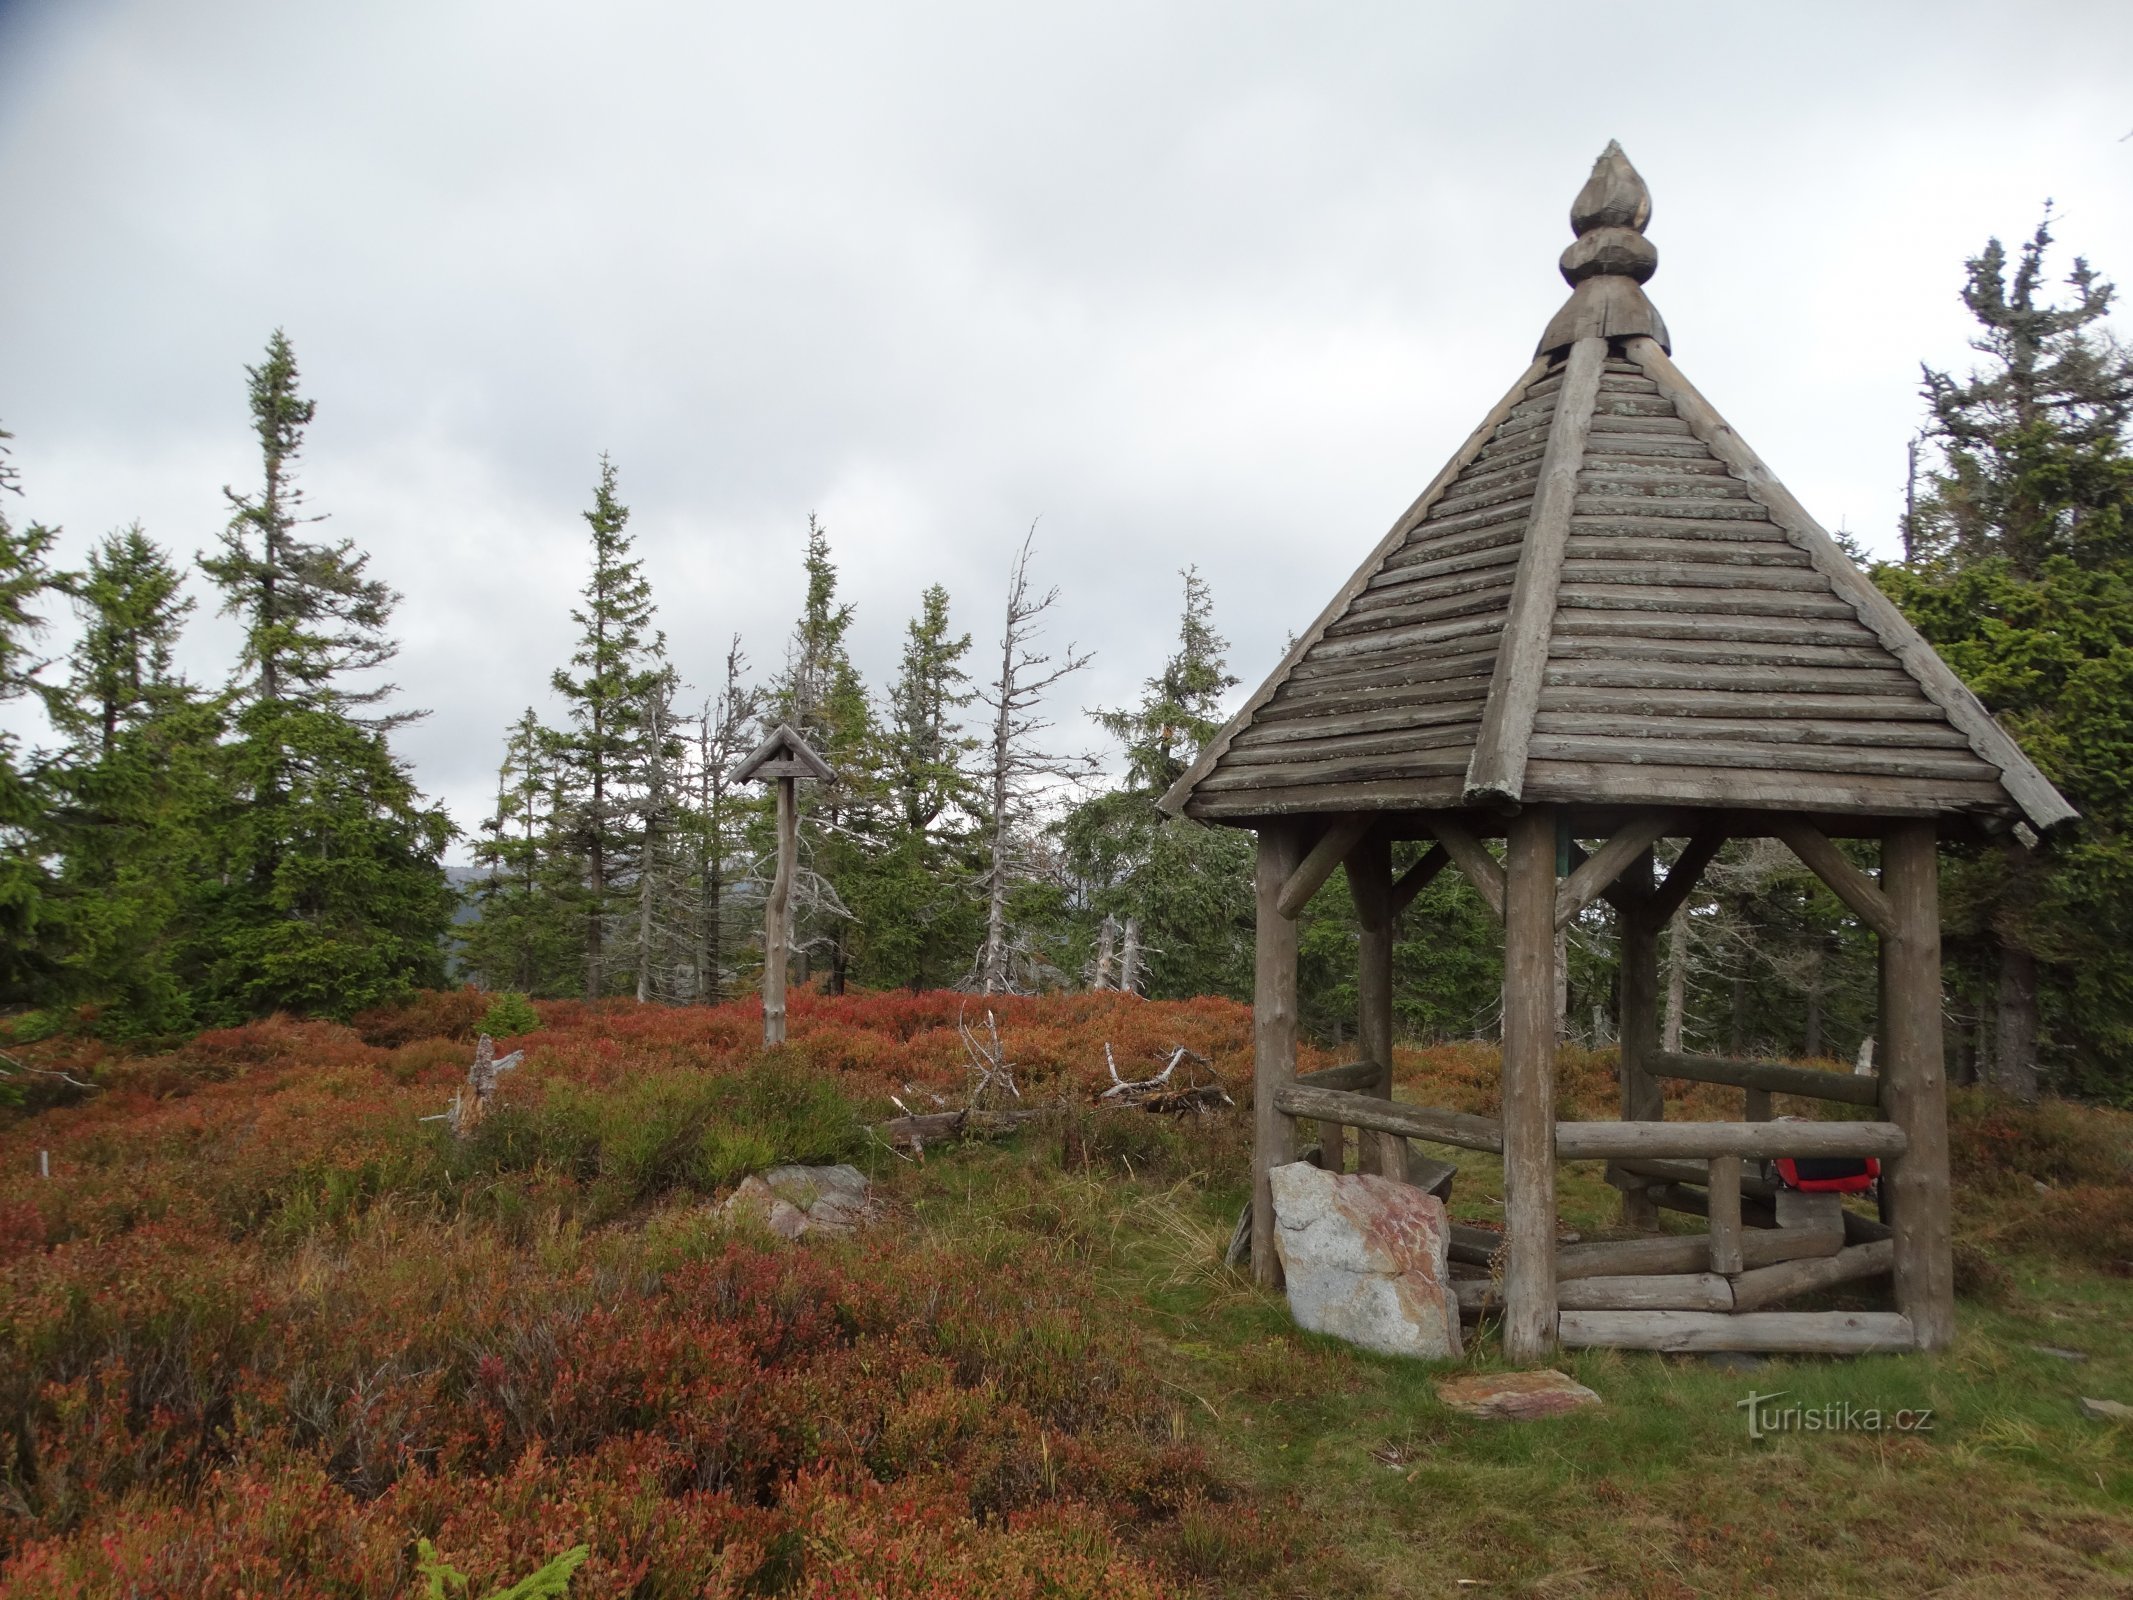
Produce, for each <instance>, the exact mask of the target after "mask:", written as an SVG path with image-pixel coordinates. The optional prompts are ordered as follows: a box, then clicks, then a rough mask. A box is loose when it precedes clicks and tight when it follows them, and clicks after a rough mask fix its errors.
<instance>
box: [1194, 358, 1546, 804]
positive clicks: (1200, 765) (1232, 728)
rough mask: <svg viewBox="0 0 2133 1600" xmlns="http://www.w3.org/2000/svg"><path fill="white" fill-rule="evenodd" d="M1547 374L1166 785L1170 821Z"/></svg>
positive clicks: (1498, 415)
mask: <svg viewBox="0 0 2133 1600" xmlns="http://www.w3.org/2000/svg"><path fill="white" fill-rule="evenodd" d="M1547 370H1548V358H1547V357H1545V356H1541V357H1538V358H1536V359H1535V361H1534V363H1533V365H1532V366H1530V367H1528V368H1526V370H1525V373H1524V374H1523V375H1522V376H1521V377H1520V378H1519V380H1518V381H1517V382H1516V383H1514V384H1512V385H1511V387H1510V388H1509V389H1507V390H1505V391H1504V396H1503V398H1502V399H1501V400H1498V401H1497V402H1496V404H1495V405H1494V406H1492V407H1491V408H1490V410H1489V414H1488V415H1487V416H1485V417H1483V418H1482V419H1481V426H1480V427H1478V428H1476V429H1475V430H1474V431H1473V432H1472V433H1470V434H1468V435H1467V439H1466V443H1464V444H1462V445H1461V446H1460V447H1459V449H1458V451H1457V452H1456V453H1455V454H1454V455H1453V456H1452V459H1451V460H1449V461H1447V462H1445V464H1444V469H1443V470H1442V471H1441V472H1439V473H1438V474H1437V475H1436V477H1434V478H1432V479H1431V480H1430V483H1429V487H1428V488H1426V489H1424V490H1423V491H1422V493H1421V494H1420V495H1418V496H1417V497H1416V498H1415V501H1414V503H1413V504H1412V505H1410V506H1409V507H1408V508H1407V509H1406V510H1405V511H1403V512H1401V513H1400V516H1399V519H1398V520H1397V521H1396V522H1394V523H1393V525H1392V527H1391V528H1390V529H1389V530H1388V531H1387V533H1386V535H1385V537H1384V538H1382V539H1380V540H1379V541H1378V545H1377V548H1376V549H1375V550H1373V551H1371V552H1370V554H1369V555H1368V556H1366V557H1364V558H1363V564H1362V565H1361V566H1359V567H1357V568H1356V569H1355V571H1354V573H1353V574H1351V575H1350V577H1349V579H1348V581H1347V582H1346V583H1344V584H1342V585H1341V587H1340V590H1339V592H1338V593H1337V594H1335V595H1334V597H1333V598H1332V599H1331V600H1329V601H1328V602H1327V603H1326V608H1325V610H1323V611H1321V612H1320V613H1319V614H1318V616H1317V618H1316V619H1315V620H1314V621H1313V622H1312V624H1311V626H1310V627H1308V628H1306V629H1304V631H1303V632H1302V633H1301V634H1299V635H1298V636H1297V639H1296V642H1295V643H1294V644H1292V645H1290V646H1289V651H1288V654H1287V655H1285V656H1283V657H1282V658H1281V662H1280V664H1279V665H1278V666H1276V667H1275V668H1274V670H1273V671H1272V672H1270V673H1268V674H1267V677H1266V680H1265V681H1264V682H1263V683H1261V684H1260V685H1259V687H1258V688H1257V689H1255V690H1253V691H1252V696H1251V698H1250V699H1248V700H1246V701H1245V702H1244V704H1243V705H1242V706H1241V707H1239V708H1238V711H1237V714H1236V715H1235V716H1234V717H1232V718H1230V719H1229V722H1228V723H1227V725H1225V726H1224V727H1223V729H1222V731H1221V732H1220V733H1218V734H1216V735H1215V736H1214V738H1212V739H1210V740H1209V741H1208V742H1207V743H1206V745H1205V746H1203V747H1202V749H1201V751H1200V754H1199V758H1198V759H1197V760H1195V761H1194V762H1193V764H1192V765H1191V766H1190V767H1188V768H1187V769H1186V770H1185V772H1184V774H1183V775H1182V776H1181V777H1180V778H1179V779H1178V781H1177V782H1176V783H1174V784H1172V785H1171V786H1170V791H1169V793H1167V794H1165V795H1164V796H1163V798H1162V799H1161V800H1159V801H1157V802H1156V804H1157V806H1158V807H1159V808H1160V809H1161V810H1163V811H1164V812H1166V813H1168V814H1169V815H1170V816H1173V817H1175V816H1180V815H1182V814H1183V813H1184V810H1185V802H1186V800H1187V799H1188V798H1189V797H1190V796H1191V794H1192V792H1193V789H1194V788H1195V787H1196V786H1197V785H1198V784H1199V782H1200V780H1201V779H1202V778H1204V777H1206V776H1207V775H1208V773H1210V772H1212V771H1214V769H1215V765H1216V763H1217V762H1219V761H1220V760H1221V759H1222V757H1223V756H1224V755H1226V754H1227V753H1228V751H1229V746H1230V741H1231V740H1233V739H1235V738H1236V737H1237V735H1238V734H1240V733H1242V732H1243V731H1244V730H1245V729H1246V728H1249V727H1250V726H1251V725H1252V719H1253V718H1254V717H1256V716H1257V715H1258V714H1259V711H1260V708H1261V707H1263V706H1264V705H1265V704H1266V703H1267V702H1268V701H1269V700H1271V699H1273V698H1274V691H1275V690H1277V689H1279V688H1280V687H1281V686H1282V684H1284V683H1285V682H1287V681H1288V677H1289V673H1290V672H1291V671H1292V670H1293V669H1294V668H1295V666H1296V663H1297V662H1299V661H1301V660H1302V659H1303V658H1304V656H1305V655H1306V654H1308V653H1309V651H1310V649H1311V647H1312V646H1313V645H1315V644H1317V643H1318V641H1319V640H1320V639H1322V638H1324V637H1325V633H1326V630H1327V629H1328V628H1330V627H1332V626H1333V624H1334V623H1335V622H1337V621H1339V620H1340V618H1341V617H1342V615H1343V614H1345V613H1346V611H1347V609H1348V607H1349V605H1350V604H1351V603H1353V601H1354V600H1355V597H1356V596H1357V595H1359V594H1361V593H1362V592H1363V591H1364V589H1366V588H1368V587H1369V585H1370V580H1371V579H1372V578H1374V577H1376V576H1377V575H1378V572H1379V571H1380V570H1381V569H1382V568H1383V567H1384V565H1385V559H1386V557H1388V556H1390V555H1391V554H1392V553H1393V552H1394V551H1396V550H1398V549H1399V548H1400V547H1401V546H1402V545H1404V544H1406V543H1407V539H1408V536H1409V535H1410V534H1412V533H1413V532H1414V530H1415V529H1416V527H1418V526H1419V525H1420V524H1421V522H1422V520H1423V519H1424V518H1425V517H1427V516H1428V515H1429V513H1430V508H1431V507H1432V506H1434V505H1435V504H1436V503H1437V501H1438V500H1439V499H1441V498H1442V497H1443V494H1444V491H1445V490H1446V489H1448V488H1450V487H1451V485H1452V482H1453V480H1454V479H1456V478H1457V477H1458V476H1459V474H1460V473H1462V472H1464V471H1465V470H1466V469H1467V466H1468V464H1469V463H1470V462H1472V461H1473V459H1474V458H1475V457H1476V456H1478V455H1480V454H1481V451H1482V447H1483V446H1485V445H1486V444H1487V443H1488V442H1489V440H1490V439H1491V438H1493V437H1494V436H1495V433H1496V430H1497V429H1498V428H1499V427H1501V426H1502V425H1503V420H1504V418H1505V417H1508V416H1509V415H1510V414H1511V408H1512V407H1514V406H1516V405H1517V404H1518V403H1519V402H1520V401H1521V400H1523V399H1525V397H1526V391H1527V390H1528V389H1530V388H1531V387H1532V386H1533V385H1534V384H1535V383H1536V382H1538V381H1539V380H1540V378H1541V376H1542V375H1543V374H1544V373H1546V372H1547Z"/></svg>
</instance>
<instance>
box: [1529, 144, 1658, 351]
mask: <svg viewBox="0 0 2133 1600" xmlns="http://www.w3.org/2000/svg"><path fill="white" fill-rule="evenodd" d="M1651 220H1652V192H1651V190H1649V189H1647V188H1646V187H1645V186H1644V179H1643V178H1641V177H1640V176H1638V173H1637V169H1636V168H1635V167H1633V166H1631V165H1630V164H1629V157H1628V156H1626V155H1624V154H1623V153H1622V146H1621V145H1619V144H1617V143H1616V142H1615V141H1614V140H1612V139H1610V140H1608V141H1607V148H1606V149H1605V150H1603V151H1601V152H1600V159H1599V160H1597V161H1595V162H1594V163H1593V164H1592V176H1591V177H1589V178H1587V179H1586V180H1585V187H1584V188H1582V189H1580V190H1579V191H1578V197H1577V199H1575V200H1573V201H1572V202H1571V203H1570V226H1571V227H1572V228H1573V229H1575V230H1576V232H1577V238H1576V240H1575V241H1573V242H1572V244H1571V246H1570V248H1569V249H1567V250H1565V251H1564V252H1563V259H1562V261H1561V263H1560V265H1561V267H1562V271H1563V277H1564V279H1565V280H1566V281H1567V282H1568V283H1569V284H1570V286H1571V295H1570V299H1569V301H1568V303H1567V304H1565V305H1564V307H1563V309H1562V310H1560V311H1558V312H1557V313H1556V314H1555V319H1554V320H1553V321H1552V322H1550V323H1549V324H1548V331H1547V332H1546V333H1544V334H1542V335H1541V342H1540V348H1541V351H1542V353H1543V354H1546V353H1548V352H1550V351H1555V350H1561V349H1565V348H1567V347H1568V346H1569V345H1571V344H1574V343H1576V342H1577V341H1578V340H1579V339H1583V338H1595V337H1598V338H1609V339H1621V338H1626V337H1629V336H1632V335H1637V334H1643V335H1648V336H1649V337H1651V338H1654V339H1657V340H1658V341H1659V343H1660V345H1661V346H1662V347H1664V346H1666V345H1667V344H1668V340H1667V336H1666V324H1665V323H1664V322H1663V321H1661V320H1660V317H1659V313H1658V311H1657V310H1655V309H1654V308H1653V306H1652V303H1651V302H1650V301H1649V300H1647V299H1645V298H1644V291H1643V290H1642V289H1640V288H1639V287H1638V285H1639V284H1642V283H1644V282H1646V281H1648V280H1649V279H1650V277H1651V275H1652V274H1653V273H1654V272H1656V271H1658V270H1659V251H1658V249H1657V248H1656V247H1655V246H1654V245H1653V244H1652V242H1651V240H1649V239H1647V238H1645V237H1644V225H1645V224H1646V223H1647V222H1649V221H1651Z"/></svg>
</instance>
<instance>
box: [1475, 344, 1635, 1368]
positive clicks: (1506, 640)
mask: <svg viewBox="0 0 2133 1600" xmlns="http://www.w3.org/2000/svg"><path fill="white" fill-rule="evenodd" d="M1606 363H1607V341H1606V340H1605V339H1597V338H1595V339H1580V340H1578V342H1577V343H1576V344H1574V345H1572V346H1571V347H1570V360H1569V362H1568V364H1567V365H1566V366H1565V367H1564V369H1563V382H1562V387H1561V388H1560V389H1558V390H1557V391H1556V395H1555V415H1554V417H1553V419H1552V420H1551V421H1550V422H1549V424H1548V442H1547V444H1546V445H1545V446H1544V447H1543V450H1542V455H1541V460H1540V481H1539V482H1538V484H1537V485H1536V486H1535V488H1534V494H1533V511H1532V514H1531V515H1530V516H1529V517H1528V518H1527V521H1526V532H1525V538H1524V539H1523V541H1522V542H1521V545H1520V549H1519V557H1518V571H1517V574H1516V576H1515V577H1514V578H1513V580H1512V585H1511V601H1510V606H1509V608H1508V610H1507V611H1506V614H1505V617H1504V628H1503V642H1502V643H1501V645H1499V646H1498V648H1497V652H1496V669H1495V672H1494V674H1493V675H1492V676H1491V678H1490V680H1489V698H1488V700H1487V702H1486V703H1485V705H1484V706H1483V708H1482V713H1481V729H1480V732H1479V733H1477V734H1476V735H1475V740H1474V754H1473V758H1472V760H1471V761H1469V762H1468V764H1467V770H1466V798H1467V800H1468V802H1469V803H1470V804H1476V803H1482V804H1502V803H1505V802H1511V803H1516V802H1517V801H1518V800H1519V799H1521V798H1522V793H1523V789H1524V785H1525V776H1526V747H1527V745H1528V744H1529V743H1530V742H1531V740H1532V737H1533V715H1534V713H1535V712H1536V711H1537V710H1538V709H1539V708H1540V691H1541V679H1542V678H1543V677H1544V676H1545V675H1546V673H1547V668H1548V637H1549V635H1550V633H1552V632H1553V631H1554V626H1555V610H1556V602H1557V598H1558V596H1557V591H1558V589H1559V588H1560V586H1561V580H1562V572H1563V551H1564V548H1565V546H1566V545H1567V544H1568V543H1569V539H1570V514H1571V512H1572V510H1573V509H1575V506H1576V503H1577V488H1578V472H1579V470H1580V469H1581V468H1582V467H1583V466H1584V464H1585V440H1586V437H1587V435H1589V434H1590V433H1591V431H1592V409H1593V404H1594V402H1595V401H1596V400H1597V399H1598V398H1599V393H1600V370H1601V368H1602V367H1604V366H1605V365H1606ZM1550 1342H1552V1334H1543V1335H1541V1345H1542V1347H1545V1346H1546V1345H1547V1344H1548V1343H1550Z"/></svg>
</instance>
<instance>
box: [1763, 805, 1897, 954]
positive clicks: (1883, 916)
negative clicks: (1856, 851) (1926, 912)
mask: <svg viewBox="0 0 2133 1600" xmlns="http://www.w3.org/2000/svg"><path fill="white" fill-rule="evenodd" d="M1770 831H1771V832H1772V833H1773V834H1775V835H1776V836H1777V837H1778V838H1780V839H1782V840H1784V841H1785V845H1786V847H1787V848H1788V849H1790V850H1791V851H1792V853H1793V854H1794V855H1796V856H1798V857H1799V858H1800V860H1801V862H1802V863H1804V864H1805V865H1806V867H1807V869H1808V870H1809V871H1810V872H1812V873H1813V874H1814V875H1815V876H1816V877H1818V878H1820V879H1821V880H1822V881H1823V882H1824V883H1826V884H1828V885H1829V892H1830V893H1831V894H1833V895H1835V896H1836V897H1837V898H1838V899H1839V900H1842V901H1843V902H1844V903H1845V904H1846V905H1847V906H1849V907H1851V909H1852V913H1853V915H1855V916H1856V917H1858V919H1859V920H1860V921H1861V922H1863V923H1865V924H1866V925H1867V926H1868V927H1869V928H1872V929H1873V930H1874V931H1875V932H1876V933H1878V934H1880V935H1882V936H1883V937H1884V938H1893V937H1894V936H1895V933H1896V913H1895V910H1894V909H1893V908H1892V907H1891V906H1890V905H1889V897H1888V896H1887V895H1885V894H1883V893H1882V892H1881V887H1880V885H1878V884H1877V883H1875V882H1874V880H1873V879H1871V878H1869V877H1868V876H1867V875H1866V874H1865V873H1863V872H1861V871H1860V870H1859V869H1858V868H1857V867H1855V866H1853V865H1852V864H1851V861H1850V859H1849V858H1848V857H1846V855H1845V854H1844V852H1843V851H1842V850H1839V849H1838V848H1837V847H1836V846H1835V845H1834V844H1832V843H1831V842H1830V840H1829V838H1828V837H1827V836H1826V835H1825V834H1823V833H1822V832H1821V830H1819V829H1817V828H1814V827H1812V826H1810V825H1809V824H1808V823H1806V822H1803V821H1801V820H1800V819H1799V818H1798V817H1784V816H1775V817H1772V818H1771V819H1770Z"/></svg>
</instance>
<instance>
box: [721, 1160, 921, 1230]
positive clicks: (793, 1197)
mask: <svg viewBox="0 0 2133 1600" xmlns="http://www.w3.org/2000/svg"><path fill="white" fill-rule="evenodd" d="M880 1209H881V1208H880V1206H879V1204H877V1203H876V1202H875V1200H874V1199H873V1197H872V1194H871V1192H870V1187H869V1185H868V1183H867V1178H866V1174H865V1173H863V1172H861V1171H860V1170H859V1169H858V1168H857V1167H850V1166H835V1167H772V1168H771V1169H770V1170H769V1171H767V1172H758V1173H751V1174H749V1175H748V1176H747V1177H745V1178H743V1179H742V1180H741V1183H740V1187H739V1188H737V1189H735V1190H734V1191H733V1193H732V1194H730V1195H728V1196H727V1197H726V1199H725V1201H724V1202H723V1203H722V1204H721V1205H720V1206H719V1208H718V1212H719V1215H720V1216H722V1217H726V1218H728V1219H740V1218H750V1219H752V1220H754V1221H756V1222H759V1223H761V1224H762V1226H764V1227H766V1228H768V1229H769V1230H770V1231H771V1232H772V1233H774V1234H776V1235H777V1236H778V1237H779V1238H781V1239H798V1238H800V1237H802V1236H803V1235H805V1234H809V1233H818V1232H819V1233H831V1234H837V1233H850V1232H851V1231H852V1230H853V1229H854V1228H856V1227H860V1226H862V1225H864V1224H866V1223H868V1222H871V1221H873V1220H874V1218H875V1216H876V1215H877V1214H878V1213H879V1211H880Z"/></svg>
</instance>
